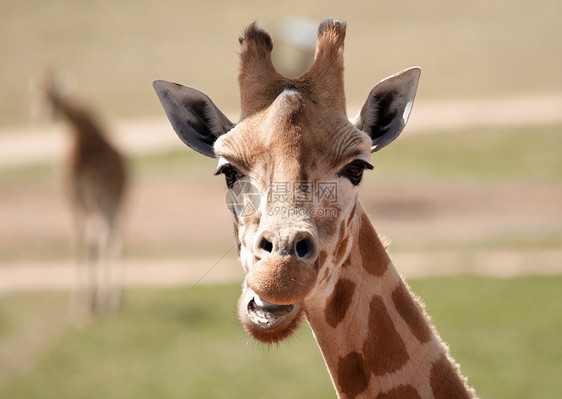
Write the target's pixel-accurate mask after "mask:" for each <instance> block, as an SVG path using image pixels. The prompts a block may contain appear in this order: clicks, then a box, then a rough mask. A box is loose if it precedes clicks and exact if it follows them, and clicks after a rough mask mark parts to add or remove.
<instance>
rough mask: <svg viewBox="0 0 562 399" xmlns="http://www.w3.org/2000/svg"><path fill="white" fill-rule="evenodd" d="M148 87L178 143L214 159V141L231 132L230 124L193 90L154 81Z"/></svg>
mask: <svg viewBox="0 0 562 399" xmlns="http://www.w3.org/2000/svg"><path fill="white" fill-rule="evenodd" d="M152 85H153V87H154V90H155V91H156V94H157V95H158V98H159V99H160V102H161V103H162V107H164V111H165V112H166V115H167V116H168V119H169V120H170V123H171V124H172V127H173V128H174V130H175V131H176V133H177V134H178V136H179V138H180V139H181V141H183V142H184V143H185V144H187V145H188V146H189V147H191V148H192V149H194V150H195V151H197V152H199V153H201V154H203V155H206V156H208V157H211V158H214V157H215V153H214V151H213V144H214V143H215V140H216V139H217V138H218V137H219V136H221V135H223V134H225V133H226V132H228V131H229V130H230V129H232V128H233V127H234V123H232V122H231V121H230V120H228V118H227V117H226V116H225V115H224V114H223V113H222V112H221V111H220V110H219V109H218V108H217V106H216V105H215V104H214V103H213V102H212V101H211V99H210V98H209V96H207V95H206V94H205V93H203V92H201V91H199V90H197V89H194V88H192V87H187V86H182V85H180V84H177V83H172V82H166V81H164V80H155V81H154V83H153V84H152Z"/></svg>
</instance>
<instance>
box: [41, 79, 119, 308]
mask: <svg viewBox="0 0 562 399" xmlns="http://www.w3.org/2000/svg"><path fill="white" fill-rule="evenodd" d="M32 83H33V87H32V89H33V91H35V93H33V94H34V96H35V99H34V100H35V102H36V106H39V107H41V108H43V109H44V110H46V111H48V113H49V114H58V115H60V116H62V117H63V119H64V120H65V122H66V123H67V124H68V126H69V127H70V129H69V130H70V131H71V133H72V144H71V148H70V152H69V154H68V159H67V162H66V165H65V166H66V167H65V169H66V170H65V172H66V176H65V186H66V193H67V197H68V199H69V204H70V206H71V209H72V214H73V218H74V225H75V241H76V258H77V263H78V265H77V266H78V270H77V277H78V283H79V287H77V288H76V289H75V291H74V292H73V298H72V301H71V312H72V313H74V315H75V316H76V317H78V318H83V317H86V318H87V317H89V316H91V315H92V314H94V313H96V312H111V311H115V310H117V309H118V308H119V306H120V304H121V295H122V292H121V291H122V282H121V279H122V277H123V276H122V274H123V270H122V269H121V267H122V265H121V264H120V262H118V259H117V258H118V255H119V253H120V250H121V242H120V239H121V237H120V232H119V227H120V226H119V222H120V217H121V214H122V208H123V202H124V197H125V192H126V187H127V170H126V165H125V159H124V158H123V156H122V155H121V154H120V153H119V152H118V151H117V149H116V148H115V147H114V146H113V145H112V144H111V143H110V142H109V141H108V139H107V137H106V134H105V132H104V130H103V129H102V128H101V126H100V125H99V123H98V120H97V119H96V117H95V116H94V115H93V114H92V113H91V112H90V110H89V109H88V108H87V107H85V106H84V105H82V104H80V103H79V102H77V101H76V100H75V99H73V98H71V97H69V96H68V95H67V94H65V93H64V90H63V89H62V88H61V86H62V85H61V83H60V78H59V79H57V77H56V76H55V75H54V74H53V73H52V72H51V71H45V72H44V73H43V74H42V75H41V76H39V77H38V78H37V79H36V80H35V81H34V82H32ZM39 111H40V110H39ZM112 269H113V270H112Z"/></svg>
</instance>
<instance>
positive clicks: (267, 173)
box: [154, 19, 420, 342]
mask: <svg viewBox="0 0 562 399" xmlns="http://www.w3.org/2000/svg"><path fill="white" fill-rule="evenodd" d="M345 28H346V26H345V23H344V22H338V21H334V20H331V19H326V20H324V21H323V22H322V23H321V24H320V26H319V28H318V41H317V47H316V54H315V59H314V63H313V65H312V66H311V67H310V69H309V70H308V71H307V72H306V73H305V74H303V75H302V76H301V77H300V78H298V79H289V78H286V77H284V76H283V75H281V74H279V73H278V72H277V71H276V70H275V68H274V66H273V64H272V62H271V51H272V48H273V44H272V40H271V36H270V35H269V33H268V32H267V31H265V30H264V29H262V28H260V27H258V26H257V25H256V24H252V25H250V26H249V27H248V28H247V29H246V30H245V32H244V35H243V37H241V38H240V44H241V53H240V59H241V66H240V74H239V78H238V80H239V84H240V94H241V115H240V121H239V122H238V123H236V124H235V123H233V122H231V121H230V120H229V119H228V118H227V117H226V116H225V115H224V114H223V113H222V112H221V111H220V110H219V109H218V108H217V107H216V106H215V104H214V103H213V102H212V101H211V99H210V98H209V97H208V96H207V95H205V94H204V93H202V92H200V91H198V90H196V89H193V88H189V87H185V86H181V85H178V84H175V83H170V82H165V81H156V82H154V88H155V90H156V92H157V94H158V96H159V98H160V101H161V103H162V105H163V107H164V110H165V111H166V114H167V116H168V119H169V120H170V122H171V124H172V126H173V127H174V129H175V131H176V132H177V134H178V136H179V137H180V139H181V140H182V141H183V142H184V143H185V144H187V145H188V146H190V147H191V148H192V149H194V150H195V151H198V152H200V153H201V154H203V155H206V156H209V157H214V158H216V159H217V161H218V168H217V173H216V174H223V175H224V176H225V178H226V184H227V187H228V189H229V192H232V193H235V194H236V198H237V199H238V200H239V205H241V206H240V207H238V208H236V207H234V208H236V209H238V211H234V212H233V220H234V230H235V236H236V242H237V244H238V251H239V255H240V259H241V262H242V265H243V269H244V272H245V281H244V288H243V292H242V296H241V297H240V300H239V305H238V314H239V318H240V320H241V322H242V324H243V325H244V327H245V328H246V330H247V331H248V332H249V333H250V334H251V335H252V336H254V337H255V338H256V339H258V340H260V341H263V342H276V341H279V340H282V339H284V338H286V337H288V336H290V335H291V334H292V333H293V332H294V331H295V330H296V329H297V327H298V326H299V324H300V322H301V320H302V314H303V309H304V307H305V305H304V304H305V303H306V302H307V301H308V300H309V299H311V298H314V297H315V296H316V295H320V294H321V292H322V290H323V284H322V282H323V281H327V280H330V279H329V277H330V276H332V275H337V265H338V264H340V265H341V256H342V254H339V252H342V251H345V250H346V248H347V245H348V241H349V235H348V234H347V232H348V231H349V228H350V225H351V224H352V223H353V222H354V216H355V209H356V202H357V191H358V186H359V183H360V182H361V178H362V175H363V171H364V170H365V169H372V166H371V165H370V163H369V158H370V155H371V153H372V152H375V151H378V150H380V149H381V148H383V147H384V146H386V145H387V144H389V143H390V142H392V141H393V140H394V139H395V138H396V137H397V136H398V135H399V134H400V132H401V131H402V129H403V127H404V125H405V124H406V122H407V120H408V116H409V113H410V109H411V107H412V104H413V101H414V96H415V92H416V89H417V84H418V79H419V75H420V69H419V68H417V67H415V68H410V69H407V70H404V71H402V72H400V73H398V74H396V75H393V76H391V77H389V78H387V79H385V80H383V81H381V82H379V83H378V84H377V85H376V86H375V87H374V88H373V89H372V90H371V92H370V93H369V95H368V98H367V101H366V102H365V105H364V106H363V108H362V109H361V111H360V112H359V114H358V115H357V117H356V118H355V119H353V120H349V119H348V117H347V113H346V103H345V94H344V83H343V47H344V39H345ZM248 188H251V189H250V190H248ZM257 193H259V195H258V196H259V201H256V194H257ZM240 210H242V211H240ZM248 210H250V212H248ZM338 255H339V256H338ZM338 261H339V263H338Z"/></svg>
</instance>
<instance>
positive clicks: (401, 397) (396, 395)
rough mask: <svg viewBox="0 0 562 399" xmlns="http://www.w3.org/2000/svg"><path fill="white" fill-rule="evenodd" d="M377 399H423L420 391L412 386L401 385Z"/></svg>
mask: <svg viewBox="0 0 562 399" xmlns="http://www.w3.org/2000/svg"><path fill="white" fill-rule="evenodd" d="M376 399H422V398H421V396H420V394H419V393H418V391H417V390H416V389H415V388H414V387H413V386H411V385H400V386H398V387H396V388H393V389H391V390H390V391H387V392H383V393H381V394H379V395H377V398H376Z"/></svg>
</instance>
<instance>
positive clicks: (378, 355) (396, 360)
mask: <svg viewBox="0 0 562 399" xmlns="http://www.w3.org/2000/svg"><path fill="white" fill-rule="evenodd" d="M368 331H369V333H370V334H369V336H368V337H367V340H366V341H365V343H364V344H363V354H364V356H365V361H366V362H368V363H369V364H370V369H371V372H372V373H373V374H375V375H377V376H381V375H384V374H386V373H393V372H395V371H397V370H399V369H401V368H402V367H403V366H404V365H405V364H406V362H407V361H408V359H409V356H408V352H407V351H406V345H405V344H404V341H402V338H401V337H400V335H399V334H398V331H396V328H395V327H394V324H393V323H392V319H391V318H390V316H389V314H388V312H387V310H386V306H385V305H384V302H383V300H382V299H381V298H380V297H379V296H374V297H373V299H372V300H371V304H370V306H369V325H368Z"/></svg>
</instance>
